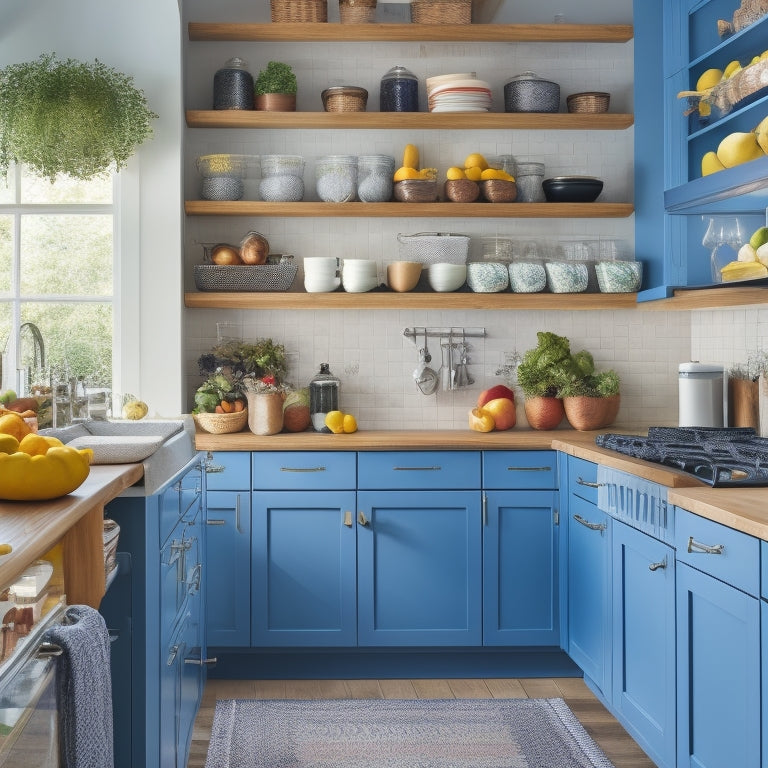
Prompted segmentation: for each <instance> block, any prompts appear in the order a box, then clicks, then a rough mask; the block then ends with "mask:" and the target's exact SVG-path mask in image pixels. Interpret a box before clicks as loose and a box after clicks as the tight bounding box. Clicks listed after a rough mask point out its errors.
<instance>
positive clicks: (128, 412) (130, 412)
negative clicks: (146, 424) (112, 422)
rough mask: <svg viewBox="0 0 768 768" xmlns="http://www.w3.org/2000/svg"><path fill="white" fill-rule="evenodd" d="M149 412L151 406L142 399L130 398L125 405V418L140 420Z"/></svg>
mask: <svg viewBox="0 0 768 768" xmlns="http://www.w3.org/2000/svg"><path fill="white" fill-rule="evenodd" d="M148 413H149V407H148V406H147V404H146V403H144V402H142V401H141V400H130V401H129V402H127V403H126V404H125V405H124V406H123V418H124V419H131V420H132V421H138V420H139V419H143V418H144V417H145V416H146V415H147V414H148Z"/></svg>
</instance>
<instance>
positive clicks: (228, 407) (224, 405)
mask: <svg viewBox="0 0 768 768" xmlns="http://www.w3.org/2000/svg"><path fill="white" fill-rule="evenodd" d="M221 410H222V411H224V413H232V411H234V410H235V406H234V405H233V404H232V403H230V402H229V400H222V401H221Z"/></svg>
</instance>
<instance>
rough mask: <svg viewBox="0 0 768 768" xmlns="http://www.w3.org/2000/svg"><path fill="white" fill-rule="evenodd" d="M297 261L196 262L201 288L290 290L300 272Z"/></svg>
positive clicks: (196, 278) (197, 278)
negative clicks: (252, 263) (276, 262)
mask: <svg viewBox="0 0 768 768" xmlns="http://www.w3.org/2000/svg"><path fill="white" fill-rule="evenodd" d="M298 269H299V268H298V266H297V265H296V264H290V263H282V264H254V265H251V264H246V265H239V264H238V265H220V264H195V285H196V286H197V290H198V291H287V290H288V289H289V288H290V287H291V284H292V283H293V281H294V278H295V277H296V273H297V272H298Z"/></svg>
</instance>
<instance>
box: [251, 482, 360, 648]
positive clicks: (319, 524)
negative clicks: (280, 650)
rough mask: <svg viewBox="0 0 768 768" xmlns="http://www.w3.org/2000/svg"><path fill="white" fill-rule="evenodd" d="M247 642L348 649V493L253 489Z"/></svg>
mask: <svg viewBox="0 0 768 768" xmlns="http://www.w3.org/2000/svg"><path fill="white" fill-rule="evenodd" d="M252 504H253V530H252V549H253V562H252V567H251V601H252V602H251V604H252V610H253V615H252V620H251V642H252V644H253V645H256V646H350V645H355V644H356V639H357V634H356V621H357V619H356V572H355V560H356V547H355V535H356V533H355V525H354V513H355V493H354V491H256V492H254V494H253V497H252Z"/></svg>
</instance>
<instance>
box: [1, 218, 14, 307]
mask: <svg viewBox="0 0 768 768" xmlns="http://www.w3.org/2000/svg"><path fill="white" fill-rule="evenodd" d="M12 264H13V217H12V216H3V215H0V295H7V294H9V293H10V291H11V265H12Z"/></svg>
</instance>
